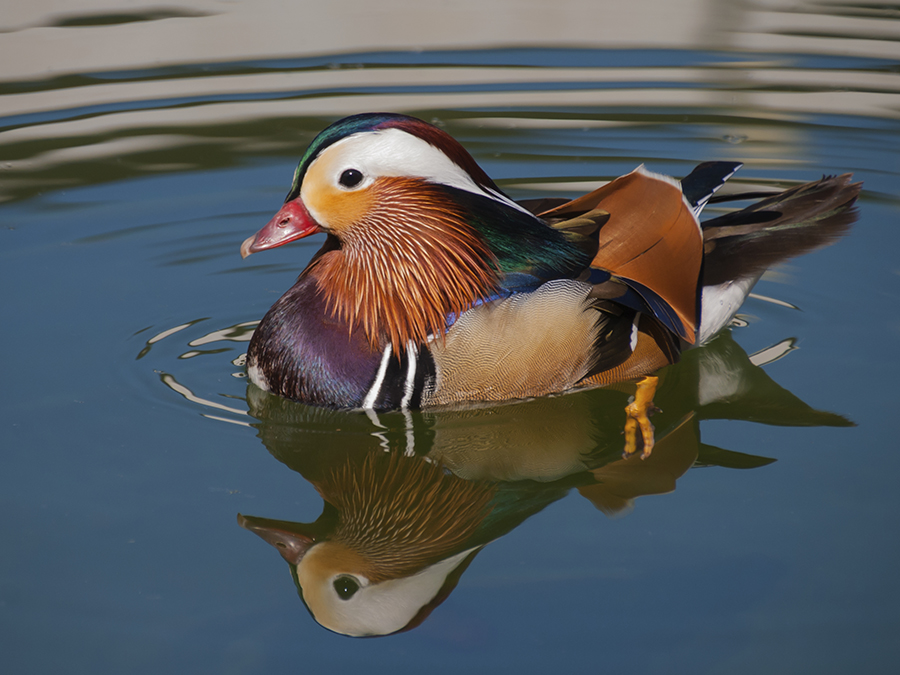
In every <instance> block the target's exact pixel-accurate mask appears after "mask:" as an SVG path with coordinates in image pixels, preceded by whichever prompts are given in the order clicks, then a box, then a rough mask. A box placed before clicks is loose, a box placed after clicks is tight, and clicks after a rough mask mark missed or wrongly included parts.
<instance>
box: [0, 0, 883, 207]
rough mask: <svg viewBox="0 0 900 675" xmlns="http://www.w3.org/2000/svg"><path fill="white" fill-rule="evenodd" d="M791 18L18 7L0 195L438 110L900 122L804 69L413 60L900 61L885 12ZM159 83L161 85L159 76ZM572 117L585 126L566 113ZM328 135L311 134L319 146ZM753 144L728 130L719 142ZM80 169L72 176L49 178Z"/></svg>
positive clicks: (718, 13) (832, 70)
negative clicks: (535, 53)
mask: <svg viewBox="0 0 900 675" xmlns="http://www.w3.org/2000/svg"><path fill="white" fill-rule="evenodd" d="M794 7H795V6H794V5H793V3H791V4H788V3H780V2H764V3H753V4H750V3H730V2H715V1H711V0H705V1H704V0H666V1H661V0H637V1H635V2H629V3H619V2H595V1H594V0H591V2H584V1H583V0H564V1H563V2H558V3H527V4H526V3H509V2H495V3H484V2H476V1H474V0H463V1H461V2H456V3H443V2H441V3H436V2H412V1H411V0H406V1H399V2H392V3H388V4H387V5H385V4H384V3H380V4H379V5H378V6H377V9H376V8H374V7H373V6H371V3H363V2H359V1H358V0H356V1H354V2H349V3H305V4H304V3H291V4H289V5H285V4H284V3H282V2H277V1H276V0H264V1H262V2H254V3H250V2H246V3H220V2H213V1H212V0H194V1H193V2H187V3H181V4H180V6H179V8H178V9H177V10H175V9H172V8H161V7H160V6H158V5H156V4H154V3H148V2H138V3H122V2H111V1H109V0H92V1H90V2H85V3H79V5H78V8H77V10H75V9H74V8H73V6H72V5H71V3H67V2H63V0H39V1H37V2H33V3H15V4H14V5H12V6H10V7H7V8H5V11H4V12H3V16H2V18H0V32H2V33H3V39H2V40H0V60H2V63H3V64H4V68H3V74H2V76H0V78H2V80H0V118H4V117H5V118H11V120H10V124H9V125H8V126H7V128H6V130H5V131H4V132H3V133H2V135H0V157H2V158H3V159H4V165H3V168H4V170H5V171H4V174H5V177H6V178H7V180H6V181H4V190H3V194H0V199H15V198H17V197H19V196H25V195H27V194H28V193H30V192H31V191H33V190H34V189H38V186H41V187H44V188H46V187H48V186H54V185H59V186H62V185H73V184H80V183H81V181H82V180H83V179H82V178H80V177H81V176H84V175H86V174H87V173H89V172H92V171H93V172H96V173H98V174H104V173H108V170H107V169H106V168H104V166H103V165H104V164H105V163H108V162H109V161H110V159H114V160H115V161H116V162H124V165H125V166H126V167H127V169H126V172H127V173H130V172H133V171H138V172H141V171H144V172H147V171H157V172H158V171H163V170H164V171H171V170H178V169H191V168H198V166H199V164H198V163H196V162H197V161H199V160H195V161H191V159H190V158H188V159H186V160H185V161H184V163H183V164H173V163H171V162H169V163H166V164H165V165H159V164H157V163H154V162H153V160H152V159H151V158H150V157H148V155H150V154H152V153H153V152H155V151H160V150H173V149H175V148H180V147H189V146H190V145H191V143H193V144H195V145H196V144H197V141H198V136H199V137H202V138H203V139H204V146H203V147H205V148H207V150H205V152H209V149H211V148H213V147H215V148H216V149H217V151H219V152H225V153H227V154H229V155H231V154H242V155H245V156H246V155H253V154H256V155H259V154H271V153H275V154H278V153H282V152H290V153H291V154H293V155H296V154H298V153H299V151H300V150H301V149H302V147H303V145H304V144H305V142H306V141H307V140H308V139H302V138H297V137H296V135H295V136H294V137H293V138H292V139H291V142H294V143H295V146H294V147H291V148H286V147H285V145H286V142H285V139H284V138H283V137H276V136H275V135H274V134H273V133H272V129H271V128H270V125H279V124H281V125H282V126H283V123H282V122H280V121H281V120H292V119H297V118H301V117H302V118H310V117H319V118H328V119H333V118H336V117H342V116H344V115H348V114H351V113H357V112H362V111H369V110H390V111H397V112H413V113H416V112H418V113H422V112H423V111H438V110H440V111H444V113H443V116H444V117H445V118H453V117H455V115H453V114H452V113H448V112H447V111H454V110H456V111H461V110H471V109H484V108H510V109H517V110H518V111H519V112H518V113H517V114H516V115H514V116H513V117H515V118H517V119H518V121H517V122H516V124H525V125H527V124H540V125H550V126H551V127H552V126H553V125H554V124H560V125H565V124H571V123H573V122H574V123H578V124H582V125H590V124H592V123H593V122H594V121H595V120H596V119H597V117H598V114H597V110H598V108H622V107H624V108H641V109H680V108H695V107H701V108H704V109H712V110H721V111H723V113H725V114H729V115H735V116H741V115H746V116H748V117H754V118H756V119H760V118H763V119H764V118H766V117H768V118H771V119H782V120H784V119H790V118H793V117H795V116H803V115H808V114H840V115H861V116H875V117H883V118H897V117H898V116H900V105H898V103H897V102H898V94H900V73H897V72H891V71H887V70H877V69H876V70H860V69H858V68H853V69H847V68H845V67H823V68H817V69H810V68H798V67H796V64H795V62H794V59H791V58H789V57H785V56H781V55H777V56H773V57H772V58H771V59H763V60H759V59H758V57H748V58H745V59H739V60H738V61H737V62H735V61H734V60H732V59H733V56H732V57H729V58H723V59H722V61H721V62H717V63H707V64H705V65H703V66H700V67H685V66H673V67H670V68H659V67H653V68H647V67H634V68H617V67H610V68H597V67H584V68H580V67H579V68H572V67H556V66H554V65H552V63H550V61H551V60H552V57H551V56H548V58H547V63H546V64H542V66H541V67H523V66H510V67H506V66H504V67H496V66H478V67H473V66H470V65H462V64H461V63H460V64H457V63H455V62H456V61H457V59H455V58H454V57H453V56H452V55H451V56H448V57H447V58H446V59H443V61H442V63H441V65H439V66H435V65H428V59H423V58H421V57H418V56H417V54H416V50H421V51H424V52H425V53H427V52H431V51H434V50H463V51H461V52H460V58H459V59H458V60H459V61H460V62H462V61H464V60H465V59H466V58H467V57H466V55H465V54H466V52H465V50H473V49H497V48H510V47H513V48H515V47H527V48H529V49H534V48H541V47H547V48H549V47H556V46H557V45H567V46H568V47H569V48H572V47H575V46H578V47H585V48H592V49H611V48H652V49H691V50H704V49H705V50H722V51H723V52H727V53H731V54H732V55H735V54H740V53H742V52H747V51H752V52H757V53H776V54H793V53H797V54H835V55H840V56H843V57H848V56H854V57H873V58H874V57H877V58H888V59H900V47H898V44H900V42H898V38H900V20H898V19H897V17H896V12H894V11H893V10H891V8H890V6H889V5H884V6H883V9H879V7H881V6H880V5H878V4H873V3H866V4H864V5H863V4H859V5H857V6H853V5H851V4H847V3H841V4H840V5H831V4H827V3H826V4H818V5H810V6H806V7H803V8H802V9H799V10H798V9H794ZM788 8H791V9H790V11H787V10H788ZM338 26H339V29H338V28H337V27H338ZM410 50H412V51H410ZM381 52H384V53H387V52H405V53H406V54H407V55H408V58H406V59H402V60H401V61H402V64H404V65H396V64H394V65H388V64H384V63H379V59H378V58H377V57H374V58H373V56H372V55H371V53H381ZM367 53H369V54H370V55H369V56H367V57H363V55H365V54H367ZM328 54H334V55H337V56H336V60H335V61H334V62H333V63H330V62H328V60H327V59H325V60H321V61H318V62H317V64H312V65H304V64H297V65H295V66H294V67H289V68H285V67H284V64H281V65H280V66H277V65H276V64H274V63H273V62H271V61H269V62H267V61H262V59H269V60H271V59H296V58H308V57H313V56H317V57H321V56H322V55H328ZM352 54H359V55H361V56H360V58H361V60H364V61H367V63H366V65H365V67H362V66H361V65H360V66H359V67H354V66H353V65H352V64H348V63H346V61H347V58H346V57H347V56H348V55H352ZM512 62H514V59H512ZM214 64H220V65H215V67H212V66H214ZM165 67H172V68H174V69H172V70H168V71H166V70H158V69H160V68H165ZM113 72H114V73H116V74H115V76H110V75H108V73H113ZM104 73H107V74H104ZM235 99H245V100H235ZM562 107H566V108H569V109H570V110H569V113H568V114H567V115H565V116H562V115H558V114H553V113H549V112H548V111H551V110H559V109H560V108H562ZM578 109H583V110H584V114H583V115H578V114H577V113H574V114H573V111H577V110H578ZM560 117H565V118H566V120H565V121H564V122H561V121H559V120H558V119H557V118H560ZM507 118H509V116H507ZM0 122H2V120H0ZM469 123H470V124H474V123H478V121H477V120H471V121H470V122H469ZM634 123H637V122H636V121H634ZM321 126H324V124H323V123H322V121H321V119H320V120H319V121H317V122H316V123H315V124H314V125H313V128H320V127H321ZM545 128H546V126H545ZM294 129H295V132H296V129H297V127H296V125H295V126H294ZM768 131H771V130H768ZM766 132H767V130H765V129H761V128H760V126H758V125H755V126H753V127H752V130H751V129H750V128H749V127H747V126H746V123H744V122H741V121H735V124H734V128H733V129H732V130H731V131H730V132H729V134H730V136H732V137H734V138H743V137H751V136H752V137H754V138H756V137H757V136H758V135H759V134H760V133H762V134H763V135H765V134H766ZM780 133H782V134H783V133H784V130H783V129H782V130H781V132H780ZM769 140H771V141H772V142H789V140H790V139H789V138H779V139H769ZM748 147H750V149H749V150H748V151H747V152H742V153H741V155H742V157H741V158H742V159H744V160H745V161H746V160H748V159H749V160H752V159H753V154H754V152H753V149H752V147H751V146H748ZM202 152H204V151H203V150H201V151H199V152H198V153H197V154H201V153H202ZM704 159H715V158H704ZM797 161H801V160H800V159H799V158H798V160H797ZM79 164H81V165H84V167H85V170H77V171H75V172H72V175H65V176H61V175H60V174H61V173H66V174H68V173H69V171H68V170H69V169H70V168H71V167H74V166H76V165H79ZM127 173H126V175H127ZM112 175H115V174H112Z"/></svg>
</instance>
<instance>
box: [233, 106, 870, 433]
mask: <svg viewBox="0 0 900 675" xmlns="http://www.w3.org/2000/svg"><path fill="white" fill-rule="evenodd" d="M739 166H740V165H739V164H734V163H726V162H715V163H707V164H704V165H701V166H700V167H698V168H697V169H696V170H695V171H694V172H692V173H691V174H690V175H689V176H687V177H686V178H685V179H683V181H682V182H681V183H680V184H679V183H677V182H676V181H674V180H672V179H669V178H667V177H663V176H658V175H656V174H651V173H649V172H647V171H645V170H643V169H642V168H639V169H637V170H636V171H634V172H632V173H630V174H628V175H627V176H623V177H622V178H619V179H617V180H615V181H613V182H611V183H609V184H607V185H605V186H603V187H601V188H599V189H598V190H595V191H594V192H592V193H591V194H589V195H586V196H584V197H581V198H579V199H576V200H574V201H571V202H567V203H566V202H565V200H541V201H532V202H529V203H527V204H525V205H522V204H517V203H515V202H513V201H511V200H510V199H509V198H508V197H506V196H505V195H504V194H503V193H502V192H501V191H500V190H499V188H498V187H497V186H496V185H495V184H494V182H493V181H492V180H491V179H490V178H489V177H488V176H487V175H486V174H485V173H484V171H483V170H482V169H481V168H480V167H478V165H477V164H476V163H475V161H474V160H473V159H472V158H471V156H470V155H469V154H468V153H467V152H466V151H465V150H464V149H463V147H462V146H461V145H460V144H459V143H458V142H456V141H455V140H454V139H452V138H451V137H450V136H449V135H448V134H446V133H445V132H443V131H441V130H439V129H437V128H435V127H433V126H431V125H429V124H426V123H425V122H422V121H421V120H417V119H415V118H411V117H406V116H402V115H395V114H381V113H379V114H364V115H356V116H353V117H349V118H346V119H344V120H341V121H339V122H336V123H335V124H333V125H332V126H330V127H328V128H327V129H326V130H325V131H323V132H322V133H321V134H320V135H319V136H318V137H317V138H316V139H315V140H314V141H313V142H312V144H311V145H310V147H309V149H308V150H307V151H306V154H305V155H304V156H303V158H302V160H301V161H300V165H299V167H298V168H297V171H296V173H295V176H294V183H293V186H292V187H291V190H290V193H289V195H288V197H287V200H286V202H285V205H284V207H283V208H282V209H281V210H280V211H279V212H278V214H277V215H276V216H275V217H274V218H273V219H272V220H271V221H270V222H269V224H268V225H266V226H265V227H264V228H263V229H262V230H261V231H260V232H259V233H258V234H256V235H255V236H254V237H251V238H250V239H248V240H247V241H246V242H244V245H243V246H242V247H241V251H242V253H243V254H244V255H248V254H250V253H253V252H256V251H260V250H264V249H268V248H272V247H275V246H280V245H282V244H285V243H287V242H290V241H293V240H296V239H299V238H301V237H306V236H308V235H310V234H313V233H317V232H324V233H326V234H327V235H328V237H327V239H326V241H325V245H324V246H323V248H322V249H321V250H320V251H319V253H318V254H317V255H316V256H315V257H314V258H313V261H312V262H311V263H310V264H309V266H308V267H307V268H306V270H305V271H304V272H303V273H302V274H301V276H300V279H299V280H298V281H297V283H296V284H295V285H294V287H293V288H291V289H290V290H289V291H288V292H287V293H286V294H285V295H284V296H283V297H282V298H281V299H280V300H279V301H278V302H277V303H276V304H275V306H273V307H272V309H271V310H270V311H269V312H268V314H267V315H266V317H265V318H264V319H263V320H262V322H261V323H260V325H259V327H258V328H257V330H256V332H255V334H254V336H253V339H252V341H251V343H250V346H249V350H248V362H247V364H248V373H249V375H250V378H251V380H252V381H253V382H255V383H256V384H257V385H259V386H260V387H261V388H263V389H265V390H268V391H271V392H274V393H277V394H279V395H281V396H285V397H288V398H292V399H296V400H299V401H303V402H306V403H312V404H320V405H330V406H337V407H348V408H360V407H362V408H370V409H376V410H387V409H394V408H415V407H420V406H421V407H427V406H433V405H441V404H448V403H458V402H460V401H471V400H480V401H488V400H489V401H501V400H508V399H514V398H526V397H532V396H540V395H544V394H548V393H552V392H560V391H565V390H568V389H571V388H573V387H580V386H589V385H597V384H607V383H610V382H619V381H623V380H626V379H630V378H637V377H639V376H642V375H646V374H648V373H651V372H654V371H656V370H658V369H659V368H661V367H662V366H665V365H666V364H670V363H673V362H675V361H676V360H677V358H678V355H679V353H680V351H681V348H682V346H684V345H687V344H692V343H695V342H703V341H705V340H706V339H707V338H708V337H710V336H711V335H712V334H714V333H715V332H716V331H718V330H719V329H720V328H721V327H722V326H723V325H725V324H726V323H727V322H728V321H729V320H730V318H731V317H732V316H733V315H734V312H735V311H736V310H737V308H738V307H739V305H740V304H741V302H743V300H744V299H745V298H746V296H747V294H748V293H749V290H750V287H751V286H752V285H753V283H755V281H756V280H757V279H758V278H759V275H760V274H761V273H762V271H763V270H764V269H765V268H766V267H767V266H768V265H770V264H772V263H773V262H776V261H778V260H781V259H783V258H785V257H788V256H790V255H795V254H797V253H800V252H803V251H805V250H809V249H811V248H813V247H815V246H818V245H821V244H823V243H826V242H828V241H830V240H831V239H833V238H834V237H835V236H837V235H838V234H839V233H840V232H842V231H843V229H845V228H846V226H847V224H848V223H849V222H850V221H851V220H852V217H851V216H850V215H848V212H847V207H848V206H849V205H850V204H852V203H853V201H854V200H855V198H856V195H857V193H858V192H859V185H851V184H850V183H849V176H841V177H838V178H829V179H823V180H821V181H818V182H816V183H811V184H809V185H805V186H800V187H796V188H793V189H791V190H788V191H786V192H783V193H780V194H778V195H775V196H770V197H768V198H767V199H764V200H763V201H762V202H760V203H758V204H756V205H753V206H750V207H748V208H746V209H744V210H743V211H739V212H737V213H732V214H729V215H725V216H721V217H719V218H715V219H713V220H711V221H707V222H706V223H705V224H704V227H703V229H702V230H701V228H700V227H699V225H698V222H697V218H696V214H697V213H699V211H700V209H701V208H702V206H703V204H705V203H706V201H707V200H708V199H709V198H710V197H711V195H712V193H713V192H715V190H716V189H718V187H720V186H721V184H722V183H723V182H724V180H725V179H726V178H727V177H728V176H730V175H731V174H732V173H733V172H734V171H735V170H736V169H737V168H738V167H739ZM756 196H758V195H756ZM561 202H562V203H561ZM535 214H536V215H535ZM701 269H702V274H701ZM704 286H705V289H703V291H702V296H703V297H702V307H703V311H702V316H701V312H700V306H701V302H700V300H701V298H700V296H701V288H703V287H704ZM642 400H643V399H642ZM647 405H649V399H647V400H646V401H645V403H644V405H643V406H642V408H641V409H635V410H634V411H633V414H634V416H635V417H636V418H637V419H640V420H641V421H642V423H644V425H645V428H646V424H647V423H646V407H647Z"/></svg>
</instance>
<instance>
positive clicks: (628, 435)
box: [625, 375, 659, 459]
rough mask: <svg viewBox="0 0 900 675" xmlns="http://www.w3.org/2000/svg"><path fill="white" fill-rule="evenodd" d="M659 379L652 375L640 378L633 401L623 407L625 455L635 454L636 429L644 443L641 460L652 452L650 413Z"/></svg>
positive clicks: (652, 408) (652, 410) (652, 440)
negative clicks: (626, 417)
mask: <svg viewBox="0 0 900 675" xmlns="http://www.w3.org/2000/svg"><path fill="white" fill-rule="evenodd" d="M657 383H659V378H658V377H654V376H653V375H648V376H646V377H642V378H641V379H640V380H639V381H638V383H637V391H636V392H635V394H634V400H633V401H632V402H631V403H629V404H628V405H627V406H625V414H626V415H628V419H626V420H625V455H626V456H630V455H633V454H634V453H635V452H637V429H638V427H640V428H641V438H642V439H643V441H644V452H643V453H642V454H641V459H647V457H649V456H650V453H651V452H652V451H653V443H654V439H653V425H652V424H651V423H650V413H652V412H655V410H656V408H655V407H654V406H653V395H654V394H655V393H656V385H657Z"/></svg>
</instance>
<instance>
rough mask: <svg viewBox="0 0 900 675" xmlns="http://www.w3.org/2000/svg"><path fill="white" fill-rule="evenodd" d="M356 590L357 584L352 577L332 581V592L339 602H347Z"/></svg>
mask: <svg viewBox="0 0 900 675" xmlns="http://www.w3.org/2000/svg"><path fill="white" fill-rule="evenodd" d="M358 590H359V584H358V583H356V579H354V578H353V577H338V578H337V579H335V580H334V591H335V593H337V594H338V597H339V598H340V599H341V600H349V599H350V598H352V597H353V595H354V594H355V593H356V591H358Z"/></svg>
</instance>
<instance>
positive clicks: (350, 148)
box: [310, 129, 528, 213]
mask: <svg viewBox="0 0 900 675" xmlns="http://www.w3.org/2000/svg"><path fill="white" fill-rule="evenodd" d="M319 161H325V162H327V163H328V164H331V165H333V166H336V167H339V169H338V170H336V171H335V172H334V184H335V185H336V186H338V187H339V188H340V189H342V190H348V189H356V190H359V189H361V188H362V187H367V186H368V185H370V184H371V183H372V182H374V181H375V179H376V178H379V177H401V176H409V177H415V178H423V179H425V180H427V181H429V182H432V183H441V184H443V185H449V186H450V187H455V188H458V189H460V190H465V191H466V192H472V193H475V194H479V195H483V196H485V197H489V198H490V199H493V200H495V201H498V202H501V203H503V204H506V205H507V206H511V207H512V208H515V209H517V210H520V211H523V212H525V213H528V212H527V211H526V210H525V209H523V208H522V207H520V206H519V205H518V204H516V203H515V202H513V201H512V200H510V199H507V198H506V197H504V196H503V195H500V194H498V193H496V192H494V191H493V190H488V189H485V188H482V187H481V186H480V185H478V184H477V183H476V182H475V181H474V180H472V177H471V176H470V175H469V174H468V172H466V171H465V170H464V169H463V168H462V167H460V166H459V165H458V164H456V163H455V162H453V161H452V160H451V159H450V158H449V157H448V156H447V155H446V154H444V153H443V152H442V151H441V150H439V149H438V148H436V147H435V146H433V145H431V144H430V143H427V142H426V141H424V140H422V139H421V138H419V137H417V136H413V135H412V134H409V133H407V132H405V131H402V130H401V129H384V130H382V131H375V132H362V133H358V134H353V135H351V136H347V137H346V138H342V139H341V140H339V141H337V142H336V143H334V144H332V145H330V146H328V147H327V148H326V149H325V150H323V151H322V154H321V155H319V157H318V158H316V160H314V162H313V164H315V163H317V162H319ZM310 166H312V165H310ZM350 169H355V170H357V171H360V172H361V173H362V174H363V180H362V181H361V182H360V183H359V184H358V185H356V186H355V187H354V188H347V187H345V186H343V185H341V182H340V178H341V175H342V174H343V173H344V172H345V171H347V170H350Z"/></svg>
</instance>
